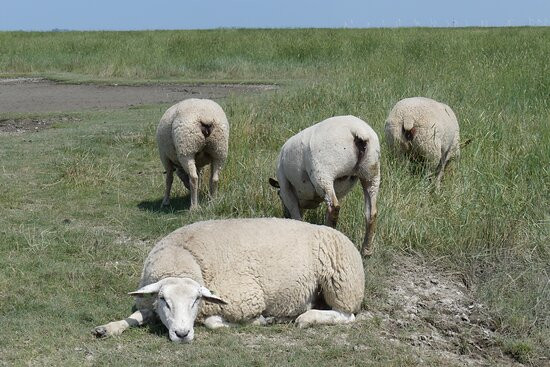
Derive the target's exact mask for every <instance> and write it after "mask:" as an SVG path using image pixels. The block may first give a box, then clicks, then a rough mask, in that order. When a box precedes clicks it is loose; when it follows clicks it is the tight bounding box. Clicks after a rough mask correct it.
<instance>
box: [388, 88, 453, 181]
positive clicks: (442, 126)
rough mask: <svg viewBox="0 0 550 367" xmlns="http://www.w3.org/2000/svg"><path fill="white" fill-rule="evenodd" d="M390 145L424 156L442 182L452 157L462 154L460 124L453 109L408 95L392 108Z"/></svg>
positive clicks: (396, 148)
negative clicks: (444, 171) (408, 96)
mask: <svg viewBox="0 0 550 367" xmlns="http://www.w3.org/2000/svg"><path fill="white" fill-rule="evenodd" d="M385 132H386V140H387V142H388V145H389V146H390V148H392V149H394V150H397V151H399V152H402V153H406V154H408V155H409V156H411V157H420V158H422V159H424V160H425V161H426V162H427V163H428V164H429V165H430V166H431V167H432V168H433V169H435V171H436V175H437V181H436V184H437V185H439V181H440V180H441V176H442V175H443V170H444V169H445V166H446V164H447V162H448V161H449V159H453V158H458V157H459V155H460V146H459V139H460V137H459V135H460V132H459V127H458V121H457V118H456V116H455V114H454V112H453V110H452V109H451V108H450V107H449V106H447V105H446V104H444V103H441V102H437V101H435V100H433V99H430V98H425V97H412V98H405V99H402V100H400V101H399V102H397V103H396V105H395V106H394V107H393V109H392V110H391V111H390V113H389V115H388V118H387V120H386V126H385Z"/></svg>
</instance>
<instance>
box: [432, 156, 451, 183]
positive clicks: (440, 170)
mask: <svg viewBox="0 0 550 367" xmlns="http://www.w3.org/2000/svg"><path fill="white" fill-rule="evenodd" d="M449 150H450V149H448V150H447V151H446V152H443V154H441V159H440V160H439V164H438V165H437V168H436V169H435V189H436V191H439V189H440V187H441V178H442V177H443V173H444V171H445V166H447V162H448V161H449Z"/></svg>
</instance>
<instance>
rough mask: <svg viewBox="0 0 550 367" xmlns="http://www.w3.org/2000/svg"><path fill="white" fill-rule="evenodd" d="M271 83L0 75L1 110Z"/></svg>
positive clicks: (162, 99)
mask: <svg viewBox="0 0 550 367" xmlns="http://www.w3.org/2000/svg"><path fill="white" fill-rule="evenodd" d="M274 89H276V87H275V86H273V85H251V84H203V85H183V84H165V85H139V86H124V85H116V84H114V85H94V84H59V83H55V82H52V81H49V80H45V79H40V78H17V79H0V113H2V112H17V113H21V112H23V113H25V112H29V113H41V112H64V111H81V110H90V109H109V108H120V107H128V106H136V105H141V104H153V103H175V102H178V101H181V100H183V99H186V98H191V97H195V98H212V99H219V98H224V97H226V96H228V95H230V94H244V93H259V92H264V91H268V90H274Z"/></svg>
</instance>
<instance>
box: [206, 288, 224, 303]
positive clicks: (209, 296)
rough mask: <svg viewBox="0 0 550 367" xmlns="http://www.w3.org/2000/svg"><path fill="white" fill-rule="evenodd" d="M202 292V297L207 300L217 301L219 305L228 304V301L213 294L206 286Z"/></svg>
mask: <svg viewBox="0 0 550 367" xmlns="http://www.w3.org/2000/svg"><path fill="white" fill-rule="evenodd" d="M200 292H201V298H202V299H203V300H205V301H208V302H212V303H217V304H219V305H226V304H227V302H225V301H224V300H223V299H221V298H220V297H218V296H216V295H214V294H212V292H210V290H209V289H208V288H206V287H201V288H200Z"/></svg>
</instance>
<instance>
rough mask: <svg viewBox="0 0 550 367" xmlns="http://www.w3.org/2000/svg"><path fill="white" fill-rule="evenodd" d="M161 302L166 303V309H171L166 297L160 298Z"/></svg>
mask: <svg viewBox="0 0 550 367" xmlns="http://www.w3.org/2000/svg"><path fill="white" fill-rule="evenodd" d="M159 300H160V301H161V302H164V303H165V304H166V307H168V309H170V305H169V304H168V302H166V299H165V298H164V297H160V298H159Z"/></svg>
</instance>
